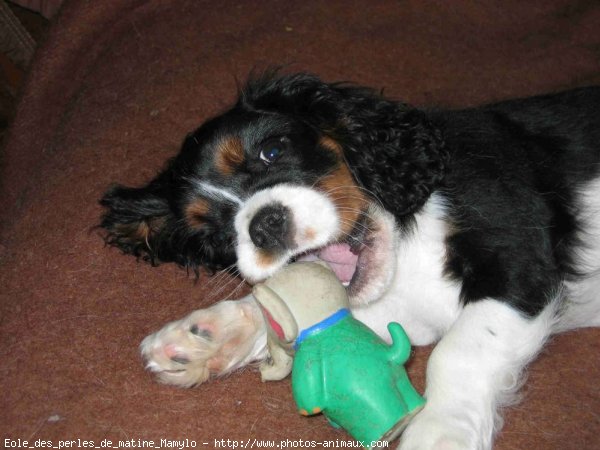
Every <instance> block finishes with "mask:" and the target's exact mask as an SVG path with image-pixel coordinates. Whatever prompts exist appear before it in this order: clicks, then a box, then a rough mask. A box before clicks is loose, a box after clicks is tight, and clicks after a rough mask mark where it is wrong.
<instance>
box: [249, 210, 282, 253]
mask: <svg viewBox="0 0 600 450" xmlns="http://www.w3.org/2000/svg"><path fill="white" fill-rule="evenodd" d="M290 223H291V211H290V210H289V209H287V208H286V207H285V206H283V205H282V204H280V203H275V204H272V205H267V206H265V207H263V208H261V209H260V210H258V212H257V213H256V214H255V215H254V217H253V218H252V220H251V221H250V229H249V231H250V239H252V242H254V245H256V246H257V247H258V248H262V249H264V250H283V249H285V248H287V247H288V246H289V244H290V235H291V232H290V231H291V230H290Z"/></svg>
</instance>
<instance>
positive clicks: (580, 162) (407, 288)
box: [101, 71, 600, 450]
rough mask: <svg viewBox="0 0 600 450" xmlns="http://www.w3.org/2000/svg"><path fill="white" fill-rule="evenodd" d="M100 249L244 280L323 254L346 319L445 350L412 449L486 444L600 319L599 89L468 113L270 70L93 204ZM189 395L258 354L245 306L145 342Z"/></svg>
mask: <svg viewBox="0 0 600 450" xmlns="http://www.w3.org/2000/svg"><path fill="white" fill-rule="evenodd" d="M101 204H102V205H103V206H104V207H106V210H105V214H104V216H103V218H102V223H101V226H102V227H103V228H104V229H105V230H106V240H107V242H108V243H109V244H110V245H114V246H117V247H119V248H120V249H121V250H123V251H124V252H126V253H130V254H133V255H135V256H138V257H142V258H143V259H145V260H147V261H149V262H151V263H158V262H169V261H172V262H175V263H177V264H179V265H181V266H184V267H187V268H191V269H193V270H196V271H197V270H198V268H200V267H206V268H208V269H211V270H214V271H216V270H221V269H227V268H231V267H233V266H234V265H237V268H238V269H239V272H240V273H241V274H242V276H243V277H244V278H245V279H246V280H247V281H249V282H250V283H255V282H258V281H261V280H264V279H265V278H267V277H269V276H270V275H272V274H274V273H275V272H277V270H279V269H280V268H281V267H283V266H284V265H285V264H287V263H288V262H290V261H293V260H297V259H305V260H311V259H313V260H314V259H322V260H325V261H327V262H328V263H329V264H330V266H331V267H332V268H333V269H334V271H335V272H336V274H337V276H338V277H339V279H340V280H341V281H342V282H343V283H344V285H345V286H346V289H347V290H348V293H349V296H350V299H351V303H352V308H353V313H354V315H355V316H356V317H357V318H359V319H360V320H362V321H364V322H365V323H366V324H367V325H369V326H370V327H372V328H373V329H374V330H375V331H377V332H378V333H379V334H381V335H382V336H383V337H384V338H385V337H387V332H386V325H387V323H388V322H390V321H392V320H394V321H397V322H400V323H401V324H402V325H403V326H404V328H405V329H406V331H407V333H408V335H409V337H410V339H411V341H412V342H413V344H416V345H427V344H431V343H433V342H437V341H439V342H438V344H437V346H436V347H435V349H434V351H433V353H432V355H431V358H430V360H429V363H428V367H427V388H426V392H425V395H426V397H427V404H426V406H425V408H424V409H423V410H422V412H421V413H419V414H418V415H417V416H416V417H415V418H414V420H413V421H412V422H411V424H410V425H409V427H408V428H407V430H406V432H405V433H404V435H403V437H402V440H401V443H400V447H401V448H402V449H419V450H424V449H425V450H426V449H442V448H444V449H448V448H452V449H489V448H491V447H492V440H493V435H494V433H495V432H497V431H498V430H499V428H500V427H501V419H500V416H499V414H498V409H499V407H500V406H502V405H505V404H507V403H509V402H511V401H514V399H515V397H516V396H515V393H516V391H517V389H518V387H519V380H520V376H521V373H522V371H523V369H524V367H525V366H526V364H527V363H528V362H529V361H531V360H532V358H534V357H535V355H536V354H537V353H538V352H539V351H540V349H541V348H542V346H543V345H544V342H545V341H546V339H547V338H548V337H549V336H550V335H551V334H552V333H555V332H558V331H563V330H566V329H572V328H576V327H584V326H597V325H599V324H600V296H599V295H598V292H600V88H593V87H592V88H582V89H576V90H573V91H569V92H563V93H559V94H553V95H547V96H541V97H533V98H527V99H519V100H510V101H506V102H502V103H497V104H492V105H486V106H482V107H478V108H472V109H463V110H433V109H432V110H424V109H416V108H413V107H411V106H409V105H406V104H404V103H401V102H398V101H393V100H389V99H386V98H384V97H382V96H381V95H379V94H378V93H376V92H374V91H373V90H370V89H367V88H362V87H357V86H353V85H349V84H346V83H325V82H323V81H321V80H319V79H318V78H317V77H315V76H313V75H309V74H303V73H301V74H292V75H282V74H280V73H278V72H276V71H273V72H269V73H266V74H264V75H261V76H258V77H251V79H250V80H249V82H248V84H247V85H246V86H245V88H244V89H242V90H241V92H240V94H239V100H238V101H237V103H236V104H235V105H234V106H233V107H232V108H231V109H229V110H228V111H226V112H224V113H223V114H222V115H219V116H218V117H215V118H213V119H211V120H208V121H207V122H206V123H204V124H203V125H202V126H201V127H200V128H198V129H197V130H196V131H194V132H193V133H191V134H190V135H189V136H187V138H186V139H185V142H184V143H183V146H182V148H181V151H180V153H179V154H178V155H177V156H176V157H174V158H173V159H172V160H170V161H169V162H168V164H167V165H166V168H165V169H164V170H163V171H162V172H161V173H159V174H158V175H157V176H156V178H154V179H153V180H152V181H150V183H149V184H148V185H147V186H145V187H142V188H129V187H123V186H117V187H114V188H112V189H111V190H109V191H108V192H107V193H106V195H105V196H104V197H103V198H102V200H101ZM141 349H142V354H143V356H144V358H145V360H146V362H147V366H146V367H147V368H148V369H149V370H151V371H152V372H155V373H156V375H157V377H158V378H159V380H160V381H162V382H165V383H170V384H174V385H178V386H192V385H195V384H198V383H202V382H204V381H206V380H207V379H208V378H209V377H211V376H215V375H221V374H225V373H228V372H231V371H232V370H235V369H237V368H239V367H242V366H244V365H246V364H248V363H250V362H252V361H257V360H261V359H264V358H265V357H266V356H267V354H266V335H265V328H264V324H263V320H262V317H261V314H260V311H259V310H258V307H257V305H256V304H255V302H254V300H253V298H252V297H251V296H248V297H245V298H243V299H240V300H237V301H223V302H220V303H217V304H215V305H214V306H212V307H211V308H208V309H204V310H199V311H195V312H193V313H191V314H190V315H189V316H187V317H185V318H183V319H182V320H179V321H176V322H173V323H170V324H168V325H166V326H165V327H164V328H163V329H162V330H160V331H158V332H157V333H155V334H153V335H151V336H148V337H147V338H146V339H145V340H144V341H143V343H142V346H141Z"/></svg>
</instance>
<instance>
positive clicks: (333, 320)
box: [294, 308, 350, 350]
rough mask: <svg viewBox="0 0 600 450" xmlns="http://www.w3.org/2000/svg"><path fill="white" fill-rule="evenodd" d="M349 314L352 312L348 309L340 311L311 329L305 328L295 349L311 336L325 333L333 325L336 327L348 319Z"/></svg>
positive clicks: (298, 338) (297, 339) (295, 344)
mask: <svg viewBox="0 0 600 450" xmlns="http://www.w3.org/2000/svg"><path fill="white" fill-rule="evenodd" d="M348 314H350V310H349V309H348V308H342V309H338V310H337V311H336V312H334V313H333V314H332V315H331V316H329V317H327V318H325V319H323V320H321V321H320V322H319V323H316V324H314V325H313V326H311V327H308V328H305V329H304V330H302V331H301V332H300V334H299V335H298V337H297V338H296V342H295V343H294V349H296V350H297V349H298V346H299V345H300V344H301V343H302V341H303V340H304V339H306V338H307V337H309V336H311V335H313V334H316V333H318V332H320V331H323V330H325V329H326V328H329V327H330V326H332V325H335V324H336V323H338V322H339V321H340V320H342V319H343V318H344V317H346V316H347V315H348Z"/></svg>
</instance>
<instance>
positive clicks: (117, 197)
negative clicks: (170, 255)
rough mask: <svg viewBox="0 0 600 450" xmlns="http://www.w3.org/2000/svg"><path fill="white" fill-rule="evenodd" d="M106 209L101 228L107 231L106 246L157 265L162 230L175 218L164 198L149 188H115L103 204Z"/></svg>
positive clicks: (108, 192) (109, 192)
mask: <svg viewBox="0 0 600 450" xmlns="http://www.w3.org/2000/svg"><path fill="white" fill-rule="evenodd" d="M100 204H101V205H102V206H104V207H105V208H107V209H108V210H107V212H106V213H105V214H104V215H103V216H102V220H101V222H100V227H102V228H104V229H105V230H106V231H107V234H106V236H105V238H104V239H105V242H106V243H107V244H108V245H111V246H115V247H118V248H120V249H121V250H122V251H123V252H124V253H128V254H132V255H134V256H137V257H142V258H143V259H144V260H146V261H150V262H151V263H152V264H156V263H157V259H161V260H164V259H163V258H158V256H159V255H158V253H159V250H160V249H161V248H162V246H160V245H158V242H160V240H161V239H159V236H160V235H161V233H162V230H163V228H164V227H165V225H166V224H167V222H168V221H169V219H170V218H171V217H172V213H171V210H170V208H169V205H168V203H167V200H166V198H165V197H164V196H161V195H160V193H159V192H157V191H156V190H153V189H152V188H151V187H150V186H147V187H144V188H128V187H125V186H119V185H116V186H113V187H112V188H110V189H109V190H108V191H107V192H106V194H104V196H103V197H102V199H101V200H100Z"/></svg>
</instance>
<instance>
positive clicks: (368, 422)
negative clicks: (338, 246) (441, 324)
mask: <svg viewBox="0 0 600 450" xmlns="http://www.w3.org/2000/svg"><path fill="white" fill-rule="evenodd" d="M253 294H254V297H255V298H256V300H257V301H258V303H259V304H260V305H261V309H262V311H263V315H264V317H265V320H266V322H267V323H268V324H269V327H268V346H269V351H270V355H271V357H270V359H269V360H268V361H266V362H265V363H263V364H262V365H261V374H262V378H263V380H265V381H266V380H279V379H282V378H285V377H286V376H287V375H288V374H289V373H290V372H291V373H292V390H293V394H294V400H295V401H296V405H297V406H298V410H299V412H300V413H301V414H303V415H312V414H319V413H323V414H324V415H325V416H326V417H327V419H328V420H329V421H330V422H331V424H332V425H333V426H336V427H342V428H344V429H345V430H346V431H347V432H348V433H349V434H350V435H351V436H352V437H353V438H354V439H356V440H358V441H360V442H361V443H362V445H363V446H364V447H367V448H368V447H371V446H372V443H373V442H374V441H390V440H392V439H395V438H396V437H397V436H398V435H399V434H400V433H401V432H402V430H403V429H404V428H405V427H406V425H407V424H408V421H409V420H410V418H412V417H413V416H414V415H415V414H416V413H417V412H418V411H419V410H420V409H421V408H422V407H423V405H424V403H425V400H424V399H423V397H421V396H420V395H419V393H418V392H417V391H416V390H415V389H414V387H413V386H412V384H411V383H410V381H409V379H408V375H407V373H406V370H405V369H404V363H405V362H406V361H407V359H408V357H409V355H410V348H411V347H410V341H409V339H408V336H407V335H406V333H405V332H404V330H403V329H402V327H401V326H400V325H399V324H397V323H394V322H392V323H390V324H389V325H388V331H389V333H390V335H391V338H392V344H391V345H388V344H387V343H386V342H385V341H383V340H382V339H381V338H380V337H379V336H378V335H377V334H375V333H374V332H373V331H372V330H371V329H370V328H368V327H367V326H366V325H365V324H363V323H362V322H360V321H359V320H357V319H355V318H354V317H352V315H351V313H350V310H349V303H348V296H347V294H346V290H345V288H344V287H343V286H342V284H341V283H340V282H339V281H338V279H337V278H336V276H335V274H334V273H333V272H332V271H331V270H330V269H329V268H328V267H327V266H326V265H325V264H321V263H318V262H298V263H294V264H290V265H288V266H286V267H285V268H284V269H282V270H281V271H280V272H278V273H277V274H276V275H275V276H273V277H272V278H270V279H268V280H267V281H266V282H265V283H263V284H260V285H257V286H255V287H254V290H253Z"/></svg>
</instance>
